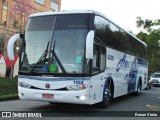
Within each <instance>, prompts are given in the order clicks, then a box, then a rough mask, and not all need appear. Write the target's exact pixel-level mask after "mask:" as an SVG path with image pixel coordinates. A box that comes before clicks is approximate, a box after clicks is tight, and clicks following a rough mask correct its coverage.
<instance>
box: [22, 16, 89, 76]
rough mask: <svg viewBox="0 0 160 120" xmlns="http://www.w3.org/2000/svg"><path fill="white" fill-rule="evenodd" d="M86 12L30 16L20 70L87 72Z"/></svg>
mask: <svg viewBox="0 0 160 120" xmlns="http://www.w3.org/2000/svg"><path fill="white" fill-rule="evenodd" d="M88 31H89V19H88V15H87V14H75V15H74V14H71V15H65V14H64V15H55V16H40V17H31V18H30V19H29V21H28V24H27V28H26V33H25V45H24V51H22V58H21V65H20V71H21V72H23V71H24V72H33V71H34V72H37V73H63V72H66V73H72V74H74V73H75V74H77V73H84V72H85V71H86V70H85V68H86V67H85V66H84V64H85V60H84V58H85V40H86V36H87V33H88Z"/></svg>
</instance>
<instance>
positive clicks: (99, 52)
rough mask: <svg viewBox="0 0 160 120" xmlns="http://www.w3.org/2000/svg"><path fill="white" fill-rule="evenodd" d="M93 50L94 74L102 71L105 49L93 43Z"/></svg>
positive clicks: (104, 65) (104, 63) (104, 64)
mask: <svg viewBox="0 0 160 120" xmlns="http://www.w3.org/2000/svg"><path fill="white" fill-rule="evenodd" d="M93 52H94V53H93V62H92V67H93V69H92V73H93V74H94V73H98V72H100V71H103V70H104V69H105V67H106V49H105V48H104V47H102V46H101V45H98V44H97V43H95V44H94V51H93Z"/></svg>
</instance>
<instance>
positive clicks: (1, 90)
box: [0, 78, 18, 96]
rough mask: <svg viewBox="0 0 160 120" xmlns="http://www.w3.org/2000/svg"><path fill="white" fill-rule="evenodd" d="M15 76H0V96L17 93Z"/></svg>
mask: <svg viewBox="0 0 160 120" xmlns="http://www.w3.org/2000/svg"><path fill="white" fill-rule="evenodd" d="M17 82H18V79H17V78H13V79H9V78H0V96H4V95H14V94H17V92H18V90H17Z"/></svg>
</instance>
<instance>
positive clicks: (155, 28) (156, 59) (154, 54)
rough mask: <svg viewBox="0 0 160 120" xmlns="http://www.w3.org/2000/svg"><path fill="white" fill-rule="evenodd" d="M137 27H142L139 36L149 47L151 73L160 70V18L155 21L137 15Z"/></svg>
mask: <svg viewBox="0 0 160 120" xmlns="http://www.w3.org/2000/svg"><path fill="white" fill-rule="evenodd" d="M136 24H137V27H138V28H142V29H143V30H144V31H140V32H139V33H138V34H137V37H138V38H139V39H141V40H142V41H144V42H145V43H146V44H147V45H148V47H147V56H146V57H147V59H148V65H149V74H150V73H151V72H155V71H160V46H159V44H158V41H159V40H160V19H157V20H155V21H153V20H149V19H144V20H143V19H142V18H141V17H137V21H136Z"/></svg>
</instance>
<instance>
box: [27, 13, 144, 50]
mask: <svg viewBox="0 0 160 120" xmlns="http://www.w3.org/2000/svg"><path fill="white" fill-rule="evenodd" d="M87 13H88V14H89V13H90V14H96V15H99V16H102V17H104V18H106V19H107V20H109V21H110V22H112V23H113V24H115V25H116V26H117V27H119V28H121V29H122V30H123V31H125V32H126V33H128V34H129V35H130V36H132V37H133V38H135V39H136V40H138V41H139V42H140V43H142V44H143V45H144V46H145V47H147V44H146V43H144V42H143V41H141V40H140V39H138V38H137V37H135V35H133V34H131V33H130V32H128V31H127V30H125V29H123V28H122V27H121V26H119V25H117V24H116V23H115V22H113V21H112V20H111V19H109V18H108V17H106V16H105V15H104V14H102V13H100V12H97V11H94V10H63V11H60V12H40V13H35V14H32V15H30V16H29V17H38V16H47V15H60V14H87Z"/></svg>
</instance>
